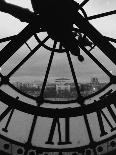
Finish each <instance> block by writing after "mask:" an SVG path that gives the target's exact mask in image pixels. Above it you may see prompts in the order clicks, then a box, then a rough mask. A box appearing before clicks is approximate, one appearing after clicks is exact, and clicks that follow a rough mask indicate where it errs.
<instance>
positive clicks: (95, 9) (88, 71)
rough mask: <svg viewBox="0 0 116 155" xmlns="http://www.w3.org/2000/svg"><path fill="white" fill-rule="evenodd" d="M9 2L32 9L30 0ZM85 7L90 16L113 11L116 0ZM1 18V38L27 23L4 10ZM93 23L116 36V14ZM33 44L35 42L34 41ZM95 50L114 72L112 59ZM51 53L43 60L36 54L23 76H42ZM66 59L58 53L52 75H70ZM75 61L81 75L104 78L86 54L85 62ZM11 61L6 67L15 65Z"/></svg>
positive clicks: (97, 0) (96, 0) (95, 1)
mask: <svg viewBox="0 0 116 155" xmlns="http://www.w3.org/2000/svg"><path fill="white" fill-rule="evenodd" d="M77 1H78V2H79V3H80V2H82V1H81V0H77ZM7 2H9V3H13V4H16V5H19V6H22V7H26V8H29V9H30V10H32V7H31V3H30V0H7ZM84 9H85V10H86V13H87V14H88V16H90V15H94V14H98V13H102V12H106V11H111V10H114V9H116V0H90V1H89V2H88V4H86V6H85V7H84ZM0 19H1V21H2V22H0V38H2V37H6V36H10V35H14V34H17V33H19V32H20V31H21V30H22V29H23V28H24V27H25V26H26V25H27V24H26V23H21V22H20V21H19V20H18V19H15V18H14V17H12V16H11V15H8V14H5V13H2V12H0ZM91 23H92V24H93V25H94V26H95V27H96V28H97V29H98V30H99V31H100V32H101V33H102V34H103V35H106V36H110V37H113V38H116V15H113V16H109V17H105V18H101V19H96V20H92V21H91ZM31 44H34V42H33V41H32V43H31ZM41 50H42V51H44V49H41ZM25 51H27V49H26V48H25ZM95 52H97V53H95V55H97V57H98V58H99V59H100V60H101V61H102V62H103V63H104V64H105V65H106V66H107V67H109V68H108V69H109V70H113V72H115V66H114V65H112V63H110V61H108V60H107V59H106V58H105V57H104V56H103V55H102V54H101V52H100V51H99V50H98V49H97V50H95ZM23 54H24V53H23V52H21V54H20V55H18V57H19V58H20V57H22V55H23ZM42 54H43V53H42ZM49 55H50V54H49V53H46V54H43V56H40V57H44V58H42V59H43V60H42V59H41V60H42V61H38V58H37V57H36V56H35V57H33V62H34V63H33V64H32V63H30V62H28V63H27V65H25V66H26V67H25V70H22V71H21V72H20V74H21V75H23V76H24V75H25V76H26V75H28V76H31V75H35V76H40V75H42V74H44V72H43V71H42V67H43V66H45V64H46V61H48V57H49ZM64 59H65V60H64ZM65 61H67V58H66V56H63V55H62V56H61V55H58V54H56V57H55V60H54V62H57V64H56V66H55V63H54V65H53V66H55V67H54V69H53V71H52V72H53V73H51V76H55V73H54V72H56V76H67V75H68V76H69V74H68V69H67V70H66V67H67V65H65V64H64V62H65ZM73 62H74V65H75V66H76V69H75V70H76V71H77V73H79V75H80V77H82V76H83V78H87V76H88V77H90V76H94V75H96V74H99V75H100V76H101V78H102V75H103V74H102V73H103V72H101V70H100V69H99V68H98V67H97V66H96V65H95V64H94V63H93V62H92V61H91V60H90V59H89V58H88V57H86V56H85V62H84V63H83V64H80V63H79V62H78V60H77V59H76V58H73ZM9 63H10V64H9ZM9 63H8V64H7V67H6V68H7V70H9V68H10V67H9V65H10V66H13V65H14V64H15V61H14V59H13V60H12V61H10V62H9ZM67 64H68V62H67ZM77 66H78V68H77ZM30 67H31V71H30ZM34 68H35V69H34ZM64 71H65V72H64ZM17 75H19V74H17Z"/></svg>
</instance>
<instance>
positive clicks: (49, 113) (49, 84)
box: [0, 0, 116, 155]
mask: <svg viewBox="0 0 116 155" xmlns="http://www.w3.org/2000/svg"><path fill="white" fill-rule="evenodd" d="M76 2H78V3H79V4H78V5H77V6H78V7H77V6H76V3H75V8H76V9H77V11H75V15H76V16H75V20H74V24H73V27H72V34H73V37H74V38H75V40H76V41H77V44H78V45H79V48H80V54H81V55H82V56H83V57H84V61H83V62H81V61H79V60H80V59H79V57H78V56H74V55H73V53H71V52H70V51H68V50H67V48H66V47H65V46H64V45H63V44H62V43H61V42H60V41H57V39H56V38H53V37H51V35H49V33H48V31H47V30H45V29H44V28H43V27H42V26H41V27H38V30H37V32H35V30H34V29H35V27H36V26H35V23H34V24H33V23H31V24H28V25H26V26H25V28H24V29H23V30H21V32H18V33H19V34H18V35H15V36H10V37H9V36H6V37H4V38H3V37H1V39H0V43H1V45H0V50H1V52H0V66H1V67H0V151H1V152H6V153H8V154H14V155H16V154H20V155H23V154H24V155H36V154H37V155H38V154H48V153H49V154H51V153H53V154H59V153H61V154H68V153H69V154H73V155H74V154H77V155H101V154H106V153H110V152H111V151H114V150H115V149H116V105H115V99H116V97H115V96H116V76H115V71H116V68H115V67H116V66H115V65H116V59H115V56H116V54H115V50H116V49H115V42H116V40H115V39H114V38H115V34H116V32H115V31H116V30H115V26H116V22H115V16H116V15H115V13H116V11H115V6H116V2H115V1H114V0H111V1H110V2H109V1H104V2H102V1H100V0H99V1H98V0H96V1H95V0H88V1H87V0H84V1H76ZM3 16H4V15H3ZM1 17H2V15H1ZM6 18H7V16H6ZM12 20H14V19H12V18H11V21H12ZM38 20H39V16H38ZM7 22H8V21H7ZM13 22H14V21H13ZM53 23H54V22H53ZM1 27H2V26H1ZM36 28H37V27H36ZM7 31H8V30H7ZM1 32H2V31H1ZM12 32H13V31H12ZM1 34H2V33H1ZM2 35H3V36H4V34H2ZM67 46H68V45H67Z"/></svg>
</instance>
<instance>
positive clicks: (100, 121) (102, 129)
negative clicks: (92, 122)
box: [96, 105, 116, 137]
mask: <svg viewBox="0 0 116 155" xmlns="http://www.w3.org/2000/svg"><path fill="white" fill-rule="evenodd" d="M114 106H115V105H114ZM107 110H108V111H109V113H110V115H111V117H112V119H113V120H114V122H115V123H116V115H115V113H114V111H113V110H112V108H111V106H110V105H108V106H107ZM96 113H97V117H98V122H99V127H100V131H101V134H100V137H103V136H105V135H107V134H108V133H107V132H106V131H105V127H104V124H103V119H102V118H104V119H105V121H106V122H107V123H108V125H109V126H110V128H111V132H113V131H114V130H116V127H114V125H113V124H112V122H111V120H110V119H109V118H108V116H107V114H105V112H104V111H103V110H98V111H97V112H96Z"/></svg>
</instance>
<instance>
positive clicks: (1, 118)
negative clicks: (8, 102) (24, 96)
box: [0, 97, 19, 132]
mask: <svg viewBox="0 0 116 155" xmlns="http://www.w3.org/2000/svg"><path fill="white" fill-rule="evenodd" d="M18 99H19V97H17V98H16V100H18ZM14 110H15V108H14V107H10V106H9V107H8V108H6V110H5V111H4V112H3V113H2V114H1V115H0V122H1V121H2V120H3V119H4V118H5V117H6V115H7V114H8V113H10V115H9V117H8V120H7V123H6V125H5V127H4V128H2V131H4V132H8V126H9V124H10V121H11V119H12V116H13V113H14Z"/></svg>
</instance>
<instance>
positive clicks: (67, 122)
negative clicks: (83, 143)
mask: <svg viewBox="0 0 116 155" xmlns="http://www.w3.org/2000/svg"><path fill="white" fill-rule="evenodd" d="M64 119H65V141H62V132H61V124H60V120H59V118H58V117H56V118H54V119H53V122H52V125H51V129H50V134H49V137H48V140H47V142H46V144H52V145H53V144H54V142H53V136H54V132H55V129H56V125H57V126H58V137H59V141H58V145H66V144H71V142H70V118H64Z"/></svg>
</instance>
